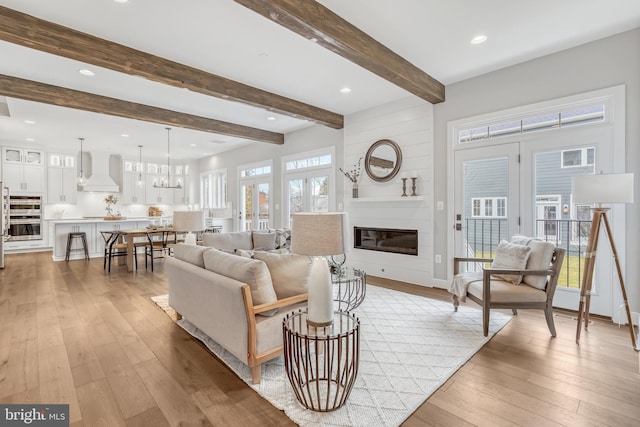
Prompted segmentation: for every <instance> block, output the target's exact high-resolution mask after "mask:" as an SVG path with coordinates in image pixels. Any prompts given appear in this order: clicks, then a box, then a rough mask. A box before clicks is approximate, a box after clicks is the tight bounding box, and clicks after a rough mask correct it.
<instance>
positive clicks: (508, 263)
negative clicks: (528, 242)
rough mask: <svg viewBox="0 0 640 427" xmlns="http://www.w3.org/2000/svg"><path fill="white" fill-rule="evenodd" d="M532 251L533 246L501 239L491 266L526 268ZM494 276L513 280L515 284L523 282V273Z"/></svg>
mask: <svg viewBox="0 0 640 427" xmlns="http://www.w3.org/2000/svg"><path fill="white" fill-rule="evenodd" d="M530 253H531V248H530V247H529V246H524V245H518V244H516V243H511V242H507V241H506V240H501V241H500V243H499V244H498V247H497V248H496V255H495V257H494V258H493V262H492V263H491V268H497V269H502V268H504V269H507V268H513V269H517V270H524V269H525V267H526V266H527V260H528V259H529V254H530ZM493 277H495V278H497V279H502V280H505V281H507V282H511V283H513V284H515V285H517V284H518V283H520V282H522V275H519V274H496V275H495V276H493Z"/></svg>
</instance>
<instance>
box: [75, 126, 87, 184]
mask: <svg viewBox="0 0 640 427" xmlns="http://www.w3.org/2000/svg"><path fill="white" fill-rule="evenodd" d="M78 139H79V140H80V174H79V175H78V178H77V179H76V182H77V183H78V187H84V186H85V185H87V177H85V176H84V171H83V170H82V158H83V157H84V156H83V151H82V143H83V142H84V138H78Z"/></svg>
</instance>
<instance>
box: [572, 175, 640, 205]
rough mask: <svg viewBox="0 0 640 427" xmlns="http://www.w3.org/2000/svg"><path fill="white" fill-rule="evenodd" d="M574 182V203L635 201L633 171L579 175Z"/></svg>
mask: <svg viewBox="0 0 640 427" xmlns="http://www.w3.org/2000/svg"><path fill="white" fill-rule="evenodd" d="M572 184H573V189H572V194H573V202H574V203H583V204H593V203H633V174H632V173H601V174H596V175H577V176H574V177H573V183H572Z"/></svg>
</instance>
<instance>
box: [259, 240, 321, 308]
mask: <svg viewBox="0 0 640 427" xmlns="http://www.w3.org/2000/svg"><path fill="white" fill-rule="evenodd" d="M253 257H254V258H255V259H256V260H261V261H264V262H265V263H266V265H267V266H268V267H269V272H270V273H271V281H272V283H273V289H274V290H275V292H276V295H277V296H278V299H282V298H287V297H291V296H294V295H300V294H304V293H307V292H309V274H310V273H311V263H312V260H311V258H310V257H308V256H305V255H297V254H272V253H269V252H254V253H253Z"/></svg>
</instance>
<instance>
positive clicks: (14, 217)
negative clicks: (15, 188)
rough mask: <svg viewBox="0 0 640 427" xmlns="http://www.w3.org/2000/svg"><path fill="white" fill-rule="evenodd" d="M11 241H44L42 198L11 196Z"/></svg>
mask: <svg viewBox="0 0 640 427" xmlns="http://www.w3.org/2000/svg"><path fill="white" fill-rule="evenodd" d="M9 240H10V241H15V240H42V196H34V195H28V196H20V195H16V194H9Z"/></svg>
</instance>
